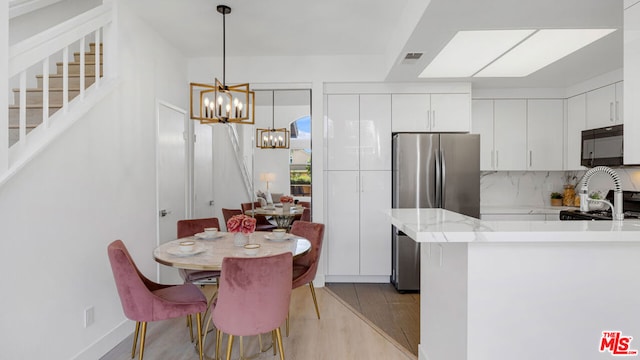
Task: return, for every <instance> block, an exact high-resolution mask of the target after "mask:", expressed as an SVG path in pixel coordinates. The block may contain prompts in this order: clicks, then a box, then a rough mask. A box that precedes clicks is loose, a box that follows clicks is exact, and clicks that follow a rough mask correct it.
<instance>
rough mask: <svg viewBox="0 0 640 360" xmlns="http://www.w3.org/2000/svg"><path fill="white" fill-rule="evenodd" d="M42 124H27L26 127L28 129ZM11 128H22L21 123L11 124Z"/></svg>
mask: <svg viewBox="0 0 640 360" xmlns="http://www.w3.org/2000/svg"><path fill="white" fill-rule="evenodd" d="M40 124H41V123H40ZM40 124H27V126H26V128H27V129H35V128H37V127H38V125H40ZM9 129H20V125H9Z"/></svg>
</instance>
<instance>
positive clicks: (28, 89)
mask: <svg viewBox="0 0 640 360" xmlns="http://www.w3.org/2000/svg"><path fill="white" fill-rule="evenodd" d="M12 90H13V91H14V92H19V91H20V89H18V88H13V89H12ZM25 90H27V92H42V91H43V90H44V89H43V88H27V89H25ZM63 90H64V89H63V88H49V92H58V91H63ZM69 91H80V88H79V87H78V88H69Z"/></svg>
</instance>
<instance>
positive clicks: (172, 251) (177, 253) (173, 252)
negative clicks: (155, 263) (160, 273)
mask: <svg viewBox="0 0 640 360" xmlns="http://www.w3.org/2000/svg"><path fill="white" fill-rule="evenodd" d="M204 251H205V248H204V246H202V245H200V246H198V245H196V246H194V247H193V250H192V251H189V252H184V251H182V250H180V248H179V247H174V248H169V249H167V253H169V254H171V255H173V256H180V257H183V256H193V255H197V254H200V253H203V252H204Z"/></svg>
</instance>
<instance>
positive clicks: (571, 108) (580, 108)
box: [564, 94, 587, 170]
mask: <svg viewBox="0 0 640 360" xmlns="http://www.w3.org/2000/svg"><path fill="white" fill-rule="evenodd" d="M586 128H587V95H586V94H580V95H577V96H574V97H571V98H569V100H568V101H567V135H566V137H565V138H566V141H567V153H566V158H565V167H564V168H565V170H583V169H584V167H582V165H580V159H581V158H582V130H584V129H586Z"/></svg>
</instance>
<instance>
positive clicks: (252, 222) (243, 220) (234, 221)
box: [227, 215, 256, 235]
mask: <svg viewBox="0 0 640 360" xmlns="http://www.w3.org/2000/svg"><path fill="white" fill-rule="evenodd" d="M255 230H256V219H255V218H252V217H251V216H247V215H234V216H232V217H231V219H229V221H227V231H229V232H231V233H238V232H241V233H243V234H245V235H246V234H251V233H252V232H254V231H255Z"/></svg>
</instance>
